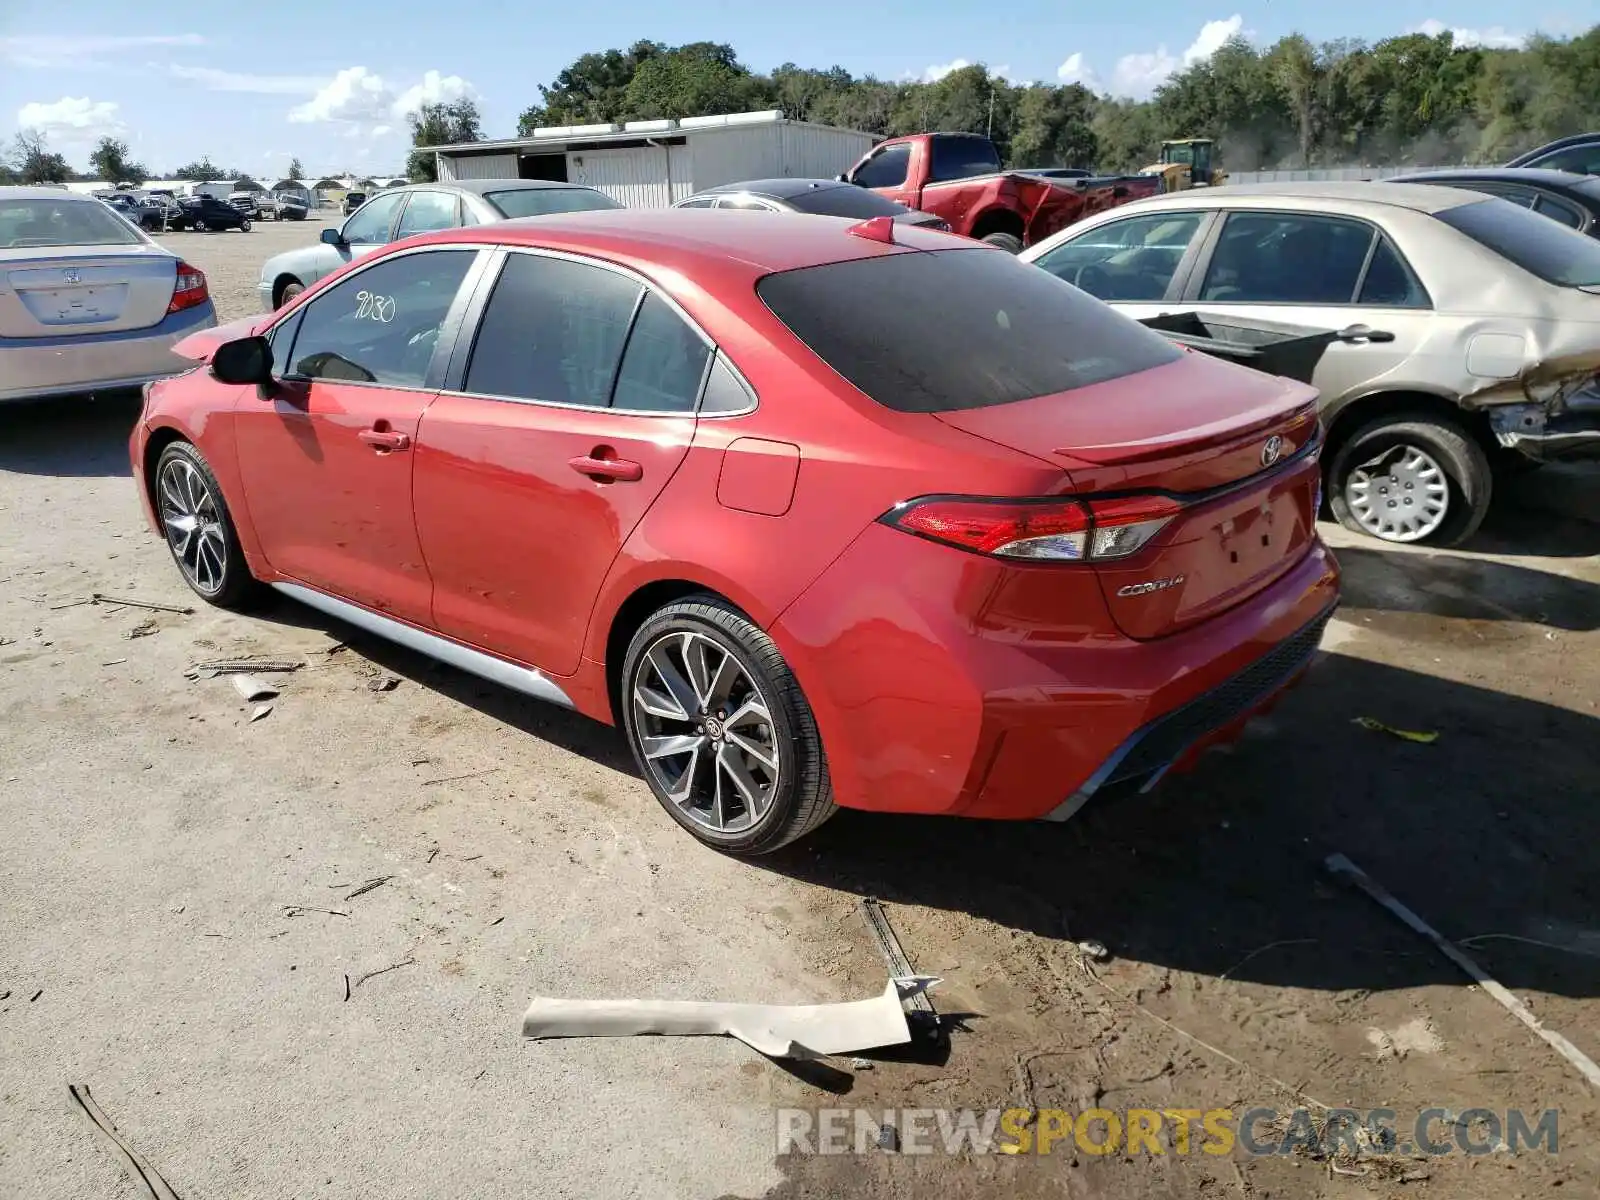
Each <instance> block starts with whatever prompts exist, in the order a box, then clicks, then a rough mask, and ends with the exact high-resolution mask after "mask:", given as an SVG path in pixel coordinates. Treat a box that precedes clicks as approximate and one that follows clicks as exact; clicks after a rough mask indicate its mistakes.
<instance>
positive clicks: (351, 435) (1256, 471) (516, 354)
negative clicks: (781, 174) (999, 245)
mask: <svg viewBox="0 0 1600 1200" xmlns="http://www.w3.org/2000/svg"><path fill="white" fill-rule="evenodd" d="M1545 224H1548V222H1545ZM1552 228H1554V227H1553V226H1552ZM892 233H893V237H892V239H890V240H889V241H888V242H885V241H884V240H883V239H882V237H881V236H880V231H879V230H877V229H875V228H865V227H863V223H861V222H858V221H854V220H852V219H830V218H825V217H814V216H801V215H797V214H788V213H773V214H770V215H768V216H767V217H764V218H762V219H759V220H755V219H752V220H737V219H733V220H730V219H729V218H728V216H727V215H726V214H723V213H715V212H695V211H684V210H671V209H662V210H647V211H614V212H585V213H574V214H565V215H560V216H552V217H549V218H546V219H542V220H536V221H508V222H502V223H499V224H487V225H483V226H480V227H476V228H472V229H462V230H451V231H446V232H441V233H436V234H433V235H431V236H428V237H424V238H416V239H412V240H410V241H408V242H405V243H401V244H398V245H394V246H390V247H387V248H384V249H381V250H379V251H377V252H376V253H374V254H373V255H371V256H370V257H368V258H367V259H365V260H362V261H360V262H355V263H351V264H350V265H349V266H348V267H346V268H345V269H344V271H342V272H341V273H340V274H339V275H337V276H335V277H333V278H330V279H327V280H325V281H323V283H321V284H320V285H318V287H317V288H315V289H313V290H312V291H310V292H308V293H307V294H305V295H303V296H301V297H300V298H299V299H298V300H296V301H295V302H293V303H291V304H290V305H288V306H287V307H286V308H284V309H283V310H281V311H280V312H278V313H276V314H273V315H271V316H269V317H265V318H262V317H256V318H252V319H248V320H245V321H241V322H238V323H236V324H234V325H232V326H229V327H228V328H227V329H225V330H216V331H213V332H211V333H210V334H208V335H202V336H198V337H196V338H194V339H191V341H189V342H188V343H186V344H185V347H184V351H185V353H188V354H190V355H192V356H193V357H194V358H195V359H196V361H198V362H205V363H207V364H208V365H209V369H207V370H200V371H195V372H193V373H191V374H189V375H186V376H184V377H182V378H180V379H176V380H172V381H169V382H166V383H162V384H159V385H157V386H156V387H154V388H152V389H151V391H150V393H149V396H148V400H147V403H146V406H145V409H144V411H143V413H142V414H141V416H140V418H139V421H138V423H137V425H136V427H135V430H134V433H133V436H132V439H131V443H130V453H131V461H132V466H133V471H134V474H135V478H136V480H137V486H138V492H139V494H140V495H141V496H142V497H143V499H144V502H145V505H146V508H147V513H148V516H149V518H150V521H151V524H152V526H153V527H154V528H155V529H156V530H158V531H160V532H162V533H163V534H164V535H165V537H166V539H167V543H168V546H169V549H170V551H171V554H172V557H173V560H174V562H175V565H176V566H177V568H178V569H179V570H180V571H181V573H182V576H183V578H184V579H185V580H186V581H187V583H188V585H189V586H190V587H191V588H192V589H193V590H194V591H195V592H196V593H197V594H198V595H199V596H201V597H203V598H204V599H206V600H207V601H210V602H212V603H214V604H218V605H221V606H223V607H230V606H235V605H240V604H243V603H246V602H247V601H248V600H249V598H250V594H251V593H252V592H253V591H254V590H256V589H258V588H259V587H260V586H261V585H263V584H265V585H271V586H272V587H274V588H276V589H278V590H279V591H280V592H282V593H285V594H287V595H289V596H291V597H295V598H297V599H299V600H301V601H303V602H305V603H307V604H309V605H311V606H313V607H315V608H317V609H318V610H320V611H321V612H323V613H325V614H330V615H333V616H335V617H336V618H338V619H340V620H344V621H348V622H350V623H353V624H355V625H357V626H359V627H361V628H363V629H366V630H368V631H369V632H372V633H375V634H378V635H380V636H384V637H389V638H393V639H395V640H397V641H399V642H401V643H403V644H405V645H407V646H409V647H411V648H412V649H415V650H418V651H420V652H422V653H424V654H430V655H433V656H434V657H436V658H438V659H440V660H443V661H445V662H449V663H451V664H453V665H455V666H456V667H458V668H461V669H464V670H467V671H473V672H476V673H478V674H481V675H483V676H486V677H488V678H490V679H493V680H496V681H498V682H499V683H501V684H503V685H506V686H509V687H512V688H516V689H519V690H521V691H523V692H525V693H527V694H530V695H533V696H536V697H539V698H541V699H544V700H548V701H552V702H554V703H556V704H561V705H568V706H571V707H573V708H575V709H577V710H578V711H579V712H582V713H584V714H586V715H588V716H590V717H593V718H595V719H597V720H599V721H602V722H606V723H614V724H617V725H620V726H621V727H622V729H623V730H624V732H625V736H626V737H627V739H628V741H629V743H630V745H631V746H632V748H633V751H634V756H635V759H636V761H637V763H638V766H639V771H640V774H641V775H642V776H643V777H644V779H645V780H646V781H647V783H648V785H649V787H650V789H651V790H652V791H653V792H654V794H655V796H656V798H657V799H658V800H659V801H660V803H661V805H662V807H663V808H664V809H665V810H666V812H667V813H668V814H669V815H670V816H671V817H672V818H673V819H674V820H675V821H677V822H678V823H679V824H680V825H682V826H683V827H684V828H685V829H686V830H688V831H689V832H690V833H691V834H693V835H694V836H695V837H697V838H699V839H701V840H702V841H703V842H705V843H706V844H708V845H710V846H712V847H715V848H717V849H719V850H722V851H726V852H731V853H744V854H757V853H763V852H766V851H771V850H774V849H776V848H777V847H779V846H781V845H783V844H784V843H786V842H789V841H792V840H793V839H795V838H797V837H801V836H803V835H804V834H806V833H808V832H810V831H811V830H812V829H814V828H815V827H816V826H818V825H820V824H821V823H822V822H823V821H824V820H825V819H826V818H827V817H828V816H829V815H830V814H831V813H832V812H833V811H834V809H835V806H836V805H843V806H846V807H852V808H873V809H880V810H883V811H890V812H907V813H947V814H960V815H966V816H973V817H979V816H981V817H993V818H1007V819H1017V820H1021V819H1032V818H1039V817H1051V818H1054V819H1058V820H1064V819H1066V818H1067V817H1069V816H1071V815H1072V814H1073V813H1074V812H1076V811H1077V810H1078V809H1079V808H1080V807H1081V806H1082V805H1083V804H1084V803H1086V802H1087V801H1088V800H1090V799H1091V798H1093V797H1098V798H1100V799H1101V800H1105V799H1108V798H1109V797H1110V796H1112V795H1113V794H1114V793H1116V792H1119V791H1127V792H1136V791H1138V790H1139V789H1142V788H1145V787H1148V786H1150V785H1151V784H1153V783H1154V782H1155V781H1156V780H1157V779H1159V778H1161V777H1162V776H1163V775H1165V774H1166V773H1167V772H1168V770H1169V768H1172V769H1181V768H1182V767H1184V766H1185V765H1186V764H1187V763H1188V762H1189V761H1190V760H1191V759H1192V757H1193V756H1194V755H1195V754H1196V753H1197V752H1198V751H1199V750H1200V749H1201V748H1203V747H1205V746H1206V745H1208V744H1210V743H1212V742H1214V741H1216V740H1219V739H1226V738H1229V737H1231V736H1233V735H1234V734H1235V733H1236V732H1237V730H1238V729H1239V727H1240V726H1241V725H1242V724H1243V723H1244V721H1245V720H1246V719H1247V718H1248V717H1249V716H1250V715H1251V714H1252V713H1253V712H1255V711H1257V710H1259V709H1260V708H1262V707H1263V706H1265V705H1268V704H1270V703H1272V702H1273V701H1274V700H1275V699H1276V698H1277V696H1278V695H1279V694H1280V693H1281V692H1282V690H1283V689H1284V688H1286V687H1287V686H1288V685H1289V684H1290V683H1291V682H1293V681H1294V680H1295V679H1297V678H1298V677H1299V675H1300V673H1301V672H1302V671H1303V670H1304V668H1305V667H1306V666H1307V665H1308V664H1309V663H1310V661H1311V659H1312V657H1313V655H1314V654H1315V652H1316V649H1317V645H1318V642H1319V639H1320V637H1321V634H1322V630H1323V627H1324V625H1325V623H1326V621H1327V620H1328V618H1329V615H1330V613H1331V610H1332V608H1333V606H1334V604H1335V602H1336V600H1337V590H1338V576H1337V568H1336V566H1335V564H1334V561H1333V559H1332V557H1331V556H1330V555H1329V554H1328V552H1327V550H1326V549H1325V548H1324V546H1323V545H1322V543H1321V542H1320V541H1319V539H1318V537H1317V532H1316V527H1315V521H1314V518H1315V506H1316V496H1317V490H1318V476H1317V452H1318V449H1319V444H1320V430H1319V426H1318V422H1317V418H1316V394H1315V392H1314V391H1313V390H1312V389H1311V388H1309V387H1306V386H1305V385H1303V384H1297V383H1291V382H1288V381H1286V380H1282V379H1278V378H1275V377H1273V376H1270V375H1266V374H1262V373H1259V372H1255V371H1250V370H1247V369H1244V368H1241V367H1236V366H1232V365H1229V364H1227V363H1223V362H1220V361H1218V360H1216V359H1213V358H1208V357H1206V356H1204V355H1191V354H1185V353H1182V352H1180V351H1179V350H1178V349H1177V348H1176V347H1174V346H1173V345H1172V344H1171V343H1170V342H1169V341H1167V340H1166V339H1164V338H1162V337H1161V336H1159V335H1157V334H1154V333H1151V332H1150V331H1149V330H1146V329H1143V328H1141V327H1140V326H1138V325H1137V324H1135V323H1134V322H1132V321H1128V320H1125V319H1124V318H1122V317H1120V316H1118V315H1117V314H1115V313H1113V312H1112V311H1111V310H1110V309H1108V308H1106V307H1105V306H1104V305H1102V304H1100V303H1098V302H1097V301H1095V300H1093V299H1091V298H1089V297H1088V296H1086V295H1084V294H1083V293H1082V292H1081V291H1078V290H1077V289H1075V288H1072V287H1068V286H1067V285H1066V284H1064V283H1062V282H1061V281H1060V280H1058V279H1055V278H1053V277H1051V276H1050V275H1049V274H1047V273H1045V272H1043V271H1038V270H1035V269H1033V268H1032V267H1029V266H1027V265H1025V264H1023V263H1020V262H1018V261H1017V260H1016V259H1015V258H1013V257H1012V256H1010V255H1007V254H998V253H996V252H995V251H994V250H993V249H991V248H989V247H986V246H981V245H976V244H974V243H972V242H970V241H967V240H965V239H960V238H957V237H954V236H952V235H950V234H947V233H939V232H934V231H931V230H927V229H921V228H917V227H914V226H903V225H902V226H895V227H894V228H893V229H892ZM823 364H826V366H827V367H828V368H831V369H819V368H820V367H821V366H822V365H823ZM258 397H259V399H258ZM885 680H893V686H892V687H886V686H884V681H885Z"/></svg>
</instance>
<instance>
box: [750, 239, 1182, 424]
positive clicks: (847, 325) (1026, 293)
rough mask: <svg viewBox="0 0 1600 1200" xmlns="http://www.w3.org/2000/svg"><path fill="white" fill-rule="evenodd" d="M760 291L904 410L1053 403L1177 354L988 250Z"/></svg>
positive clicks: (878, 397)
mask: <svg viewBox="0 0 1600 1200" xmlns="http://www.w3.org/2000/svg"><path fill="white" fill-rule="evenodd" d="M756 293H757V294H758V295H759V296H760V297H761V299H762V301H763V302H765V304H766V306H767V307H768V308H769V309H771V310H772V313H773V315H775V316H776V317H777V318H778V319H779V320H780V321H782V322H783V323H784V324H785V325H786V326H788V327H789V329H790V330H791V331H792V332H793V333H794V334H795V336H796V337H798V338H799V339H800V340H801V341H803V342H805V343H806V345H807V346H809V347H810V348H811V349H812V351H813V352H815V353H816V355H817V356H818V357H819V358H821V359H822V361H823V362H825V363H827V364H828V365H829V366H831V367H832V368H833V369H834V370H835V371H837V372H838V373H839V374H840V375H841V376H843V377H844V378H845V379H846V380H848V381H849V382H850V383H852V384H854V385H855V386H856V387H857V388H858V389H860V390H861V391H862V392H864V393H865V394H866V395H868V396H870V397H871V398H872V399H873V400H875V401H877V402H878V403H879V404H882V405H883V406H884V407H886V408H891V409H894V410H896V411H898V412H919V413H933V412H953V411H956V410H959V409H972V408H986V407H988V406H990V405H996V404H1009V403H1012V402H1013V401H1017V400H1027V399H1030V398H1033V397H1036V396H1048V395H1055V394H1056V393H1059V392H1067V391H1072V390H1074V389H1076V388H1083V387H1088V386H1090V385H1091V384H1096V383H1103V382H1105V381H1106V380H1110V379H1117V378H1120V377H1122V376H1124V375H1132V374H1134V373H1136V372H1139V371H1145V370H1148V369H1150V368H1152V367H1158V366H1161V365H1163V364H1165V363H1170V362H1176V361H1177V360H1178V358H1179V357H1180V354H1181V352H1180V351H1179V350H1178V349H1177V347H1175V346H1174V345H1173V344H1172V343H1171V342H1170V341H1168V340H1167V339H1166V338H1164V337H1162V336H1161V335H1160V334H1158V333H1153V332H1151V331H1150V330H1148V329H1146V328H1145V327H1144V326H1142V325H1140V324H1139V323H1138V322H1137V321H1134V320H1131V319H1129V318H1128V317H1125V316H1123V315H1122V314H1121V313H1119V312H1116V311H1115V310H1114V309H1111V308H1108V307H1106V306H1105V305H1104V304H1101V303H1100V302H1099V301H1097V300H1093V299H1090V298H1089V297H1088V296H1086V295H1084V294H1083V293H1082V292H1081V291H1078V290H1077V289H1075V288H1072V287H1069V286H1067V285H1066V284H1064V283H1063V282H1062V281H1061V280H1060V279H1058V278H1056V277H1055V276H1054V275H1052V274H1050V273H1049V272H1048V271H1040V270H1037V269H1035V268H1034V267H1033V266H1031V265H1029V264H1027V263H1023V262H1019V261H1018V260H1017V259H1016V258H1014V257H1013V256H1011V255H1009V254H1005V253H1003V252H1000V251H995V250H989V249H976V248H975V249H971V250H968V249H960V250H935V251H924V252H922V253H917V254H885V255H875V256H873V257H870V258H859V259H852V260H849V261H845V262H837V263H829V264H827V265H825V266H816V267H804V268H801V269H799V270H794V271H784V272H781V273H778V274H773V275H767V276H765V277H764V278H763V279H762V280H761V282H760V283H758V284H757V285H756Z"/></svg>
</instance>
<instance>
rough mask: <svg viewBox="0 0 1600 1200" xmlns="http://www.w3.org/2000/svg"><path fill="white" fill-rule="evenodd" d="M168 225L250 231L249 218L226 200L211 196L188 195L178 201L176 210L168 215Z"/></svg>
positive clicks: (201, 230)
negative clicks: (174, 213)
mask: <svg viewBox="0 0 1600 1200" xmlns="http://www.w3.org/2000/svg"><path fill="white" fill-rule="evenodd" d="M168 227H169V228H172V229H192V230H193V231H194V232H195V233H210V232H213V231H218V230H223V229H237V230H239V231H240V232H242V233H249V232H250V218H249V217H248V216H247V215H245V214H244V213H242V212H240V211H239V210H238V209H237V208H235V207H234V206H233V205H231V204H229V203H228V202H227V201H226V200H218V199H215V198H214V197H211V196H190V197H187V198H185V199H183V200H180V201H179V202H178V212H177V213H176V215H173V216H170V217H169V221H168Z"/></svg>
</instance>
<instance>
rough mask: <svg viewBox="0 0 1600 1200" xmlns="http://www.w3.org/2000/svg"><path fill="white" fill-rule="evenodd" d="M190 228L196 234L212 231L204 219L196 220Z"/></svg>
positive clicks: (198, 218) (197, 218)
mask: <svg viewBox="0 0 1600 1200" xmlns="http://www.w3.org/2000/svg"><path fill="white" fill-rule="evenodd" d="M190 228H191V229H193V230H194V231H195V232H196V233H204V232H206V230H208V229H210V228H211V226H209V225H207V224H206V222H205V218H204V217H196V218H195V219H194V224H193V225H191V226H190Z"/></svg>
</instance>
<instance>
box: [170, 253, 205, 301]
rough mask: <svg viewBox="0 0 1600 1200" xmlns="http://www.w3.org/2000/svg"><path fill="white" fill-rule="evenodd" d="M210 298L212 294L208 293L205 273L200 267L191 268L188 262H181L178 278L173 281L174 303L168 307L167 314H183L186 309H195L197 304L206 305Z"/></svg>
mask: <svg viewBox="0 0 1600 1200" xmlns="http://www.w3.org/2000/svg"><path fill="white" fill-rule="evenodd" d="M209 297H210V293H209V292H207V291H206V277H205V272H203V271H201V270H200V268H199V267H191V266H190V265H189V264H188V263H186V262H180V263H179V264H178V277H177V278H176V279H174V280H173V281H172V303H171V304H169V305H167V312H168V313H175V312H182V311H183V310H184V309H186V308H193V307H194V306H195V305H196V304H204V303H205V302H206V300H207V299H208V298H209Z"/></svg>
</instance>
